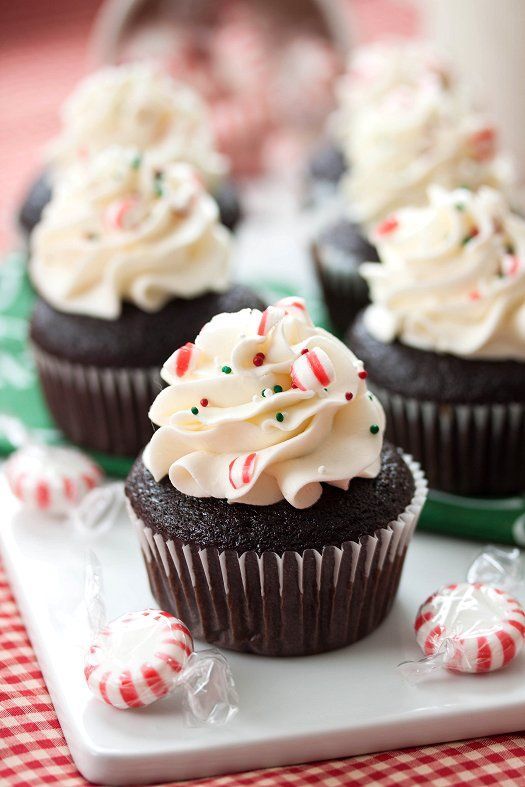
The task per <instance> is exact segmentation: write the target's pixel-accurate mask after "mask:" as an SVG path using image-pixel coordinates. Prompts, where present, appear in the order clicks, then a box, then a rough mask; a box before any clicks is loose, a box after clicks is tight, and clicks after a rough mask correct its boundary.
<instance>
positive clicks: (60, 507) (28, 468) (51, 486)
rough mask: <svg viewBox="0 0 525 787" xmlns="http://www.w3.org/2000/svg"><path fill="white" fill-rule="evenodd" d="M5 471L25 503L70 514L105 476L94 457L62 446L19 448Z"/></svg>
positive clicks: (11, 484)
mask: <svg viewBox="0 0 525 787" xmlns="http://www.w3.org/2000/svg"><path fill="white" fill-rule="evenodd" d="M5 474H6V476H7V481H8V483H9V486H10V487H11V491H12V492H13V494H14V495H16V497H18V499H19V500H20V501H21V502H22V503H23V504H24V505H26V506H28V507H29V508H34V509H38V510H40V511H45V512H47V513H50V514H64V513H66V512H67V511H68V510H70V509H71V508H73V507H74V506H76V505H78V503H80V501H81V500H82V498H83V497H84V495H86V494H87V492H89V491H90V490H91V489H94V487H96V486H98V485H99V484H100V483H101V481H102V479H103V472H102V470H101V469H100V467H99V466H98V465H96V464H95V462H93V460H92V459H90V457H88V456H86V455H85V454H83V453H81V451H77V449H75V448H63V447H58V446H37V445H30V446H25V447H23V448H19V449H18V451H15V452H14V453H13V454H12V455H11V456H10V458H9V459H8V460H7V462H6V463H5Z"/></svg>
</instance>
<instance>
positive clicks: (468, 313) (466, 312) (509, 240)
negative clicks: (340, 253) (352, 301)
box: [360, 187, 525, 361]
mask: <svg viewBox="0 0 525 787" xmlns="http://www.w3.org/2000/svg"><path fill="white" fill-rule="evenodd" d="M372 240H373V242H374V243H375V244H376V246H377V248H378V251H379V256H380V258H381V262H382V264H379V265H378V264H377V263H366V264H365V265H362V266H361V268H360V271H361V273H362V275H363V276H364V277H365V279H366V280H367V281H368V284H369V286H370V291H371V298H372V305H371V306H370V307H368V309H367V311H366V312H365V322H366V326H367V328H368V330H369V331H370V333H371V334H373V335H374V336H375V337H376V338H377V339H379V340H381V341H384V342H391V341H393V340H394V339H399V340H400V341H401V342H403V343H404V344H407V345H411V346H413V347H418V348H420V349H425V350H433V351H437V352H446V353H452V354H453V355H458V356H465V357H479V358H502V359H503V358H505V359H516V360H520V361H524V360H525V221H524V220H523V219H522V218H521V217H519V216H517V215H515V214H513V213H511V211H510V210H509V207H508V205H507V204H506V202H505V199H504V198H503V196H502V195H501V194H500V193H499V192H496V191H494V190H493V189H489V188H482V189H480V190H479V192H478V193H477V194H476V193H473V192H471V191H469V190H467V189H456V190H454V191H446V190H444V189H441V188H439V187H433V188H432V189H430V190H429V196H428V204H427V206H426V207H423V208H404V209H402V210H399V211H397V212H396V213H395V214H393V215H391V216H389V217H388V218H387V219H386V220H384V221H383V222H382V223H381V224H380V225H379V226H378V227H377V228H376V230H375V231H374V232H373V233H372Z"/></svg>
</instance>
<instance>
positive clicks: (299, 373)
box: [291, 347, 335, 391]
mask: <svg viewBox="0 0 525 787" xmlns="http://www.w3.org/2000/svg"><path fill="white" fill-rule="evenodd" d="M291 376H292V383H293V385H294V386H295V387H296V388H299V390H300V391H322V390H323V389H324V388H327V387H328V386H329V385H330V383H332V382H333V381H334V379H335V370H334V367H333V364H332V361H331V360H330V358H329V357H328V355H327V354H326V353H325V351H324V350H322V349H321V348H320V347H316V348H315V349H313V350H308V352H306V353H304V354H303V355H300V356H299V358H297V359H296V360H295V361H294V362H293V364H292V369H291Z"/></svg>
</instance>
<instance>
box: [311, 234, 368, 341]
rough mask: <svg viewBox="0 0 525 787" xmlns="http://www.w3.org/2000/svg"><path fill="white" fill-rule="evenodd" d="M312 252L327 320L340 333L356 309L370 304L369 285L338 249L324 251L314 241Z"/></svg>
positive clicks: (355, 266)
mask: <svg viewBox="0 0 525 787" xmlns="http://www.w3.org/2000/svg"><path fill="white" fill-rule="evenodd" d="M312 255H313V260H314V265H315V270H316V273H317V278H318V281H319V284H320V285H321V290H322V293H323V297H324V300H325V303H326V308H327V310H328V314H329V316H330V320H331V322H332V325H333V326H334V328H335V329H336V330H337V331H338V332H339V333H340V334H343V333H344V331H345V330H346V329H347V328H348V326H349V325H350V324H351V323H352V322H353V321H354V319H355V317H356V316H357V314H358V312H360V311H361V309H364V307H365V306H366V305H367V304H368V303H370V299H369V295H368V284H367V283H366V281H365V280H364V279H363V277H362V276H361V275H360V273H359V271H358V267H357V265H353V264H352V262H351V261H350V260H349V259H348V258H347V257H346V256H343V255H342V254H339V253H338V252H337V250H335V249H331V250H330V252H329V253H326V252H325V253H323V252H322V251H321V250H320V249H319V247H318V246H317V244H315V243H314V245H313V247H312Z"/></svg>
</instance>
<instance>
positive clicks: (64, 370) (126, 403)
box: [32, 344, 162, 456]
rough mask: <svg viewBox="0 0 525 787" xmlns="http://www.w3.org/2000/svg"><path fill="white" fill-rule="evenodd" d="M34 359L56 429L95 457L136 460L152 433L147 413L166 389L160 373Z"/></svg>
mask: <svg viewBox="0 0 525 787" xmlns="http://www.w3.org/2000/svg"><path fill="white" fill-rule="evenodd" d="M32 350H33V355H34V358H35V362H36V367H37V370H38V375H39V378H40V383H41V385H42V390H43V392H44V397H45V399H46V402H47V406H48V408H49V410H50V412H51V415H52V416H53V419H54V421H55V423H56V424H57V426H58V427H59V428H60V429H61V430H62V432H63V433H64V435H65V436H66V437H68V438H69V439H70V440H71V441H72V442H74V443H76V444H77V445H80V446H83V447H84V448H88V449H90V450H92V451H104V452H106V453H109V454H114V455H119V456H136V455H137V454H138V452H139V451H140V450H141V449H142V448H143V447H144V445H145V444H146V443H147V442H148V440H150V438H151V435H152V433H153V427H152V425H151V421H150V420H149V418H148V412H149V408H150V405H151V403H152V402H153V400H154V399H155V397H156V396H157V394H158V393H159V391H160V389H161V387H162V383H161V379H160V369H157V368H155V369H140V368H138V369H130V368H120V369H119V368H110V367H97V366H84V365H81V364H74V363H70V362H69V361H66V360H64V359H62V358H57V357H56V356H52V355H49V354H48V353H46V352H44V351H43V350H41V349H40V348H38V347H36V346H35V345H34V344H33V346H32Z"/></svg>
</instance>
